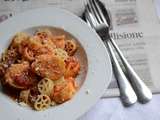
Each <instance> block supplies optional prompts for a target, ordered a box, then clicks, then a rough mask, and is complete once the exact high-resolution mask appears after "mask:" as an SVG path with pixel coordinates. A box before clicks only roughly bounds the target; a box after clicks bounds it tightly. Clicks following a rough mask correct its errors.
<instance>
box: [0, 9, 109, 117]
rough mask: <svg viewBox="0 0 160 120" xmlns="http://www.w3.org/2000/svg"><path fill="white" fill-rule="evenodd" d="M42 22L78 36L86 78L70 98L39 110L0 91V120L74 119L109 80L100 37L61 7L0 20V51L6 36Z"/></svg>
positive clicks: (91, 104) (101, 92)
mask: <svg viewBox="0 0 160 120" xmlns="http://www.w3.org/2000/svg"><path fill="white" fill-rule="evenodd" d="M43 25H47V26H50V27H52V26H53V27H58V28H62V29H64V30H65V31H67V32H69V33H71V34H72V35H73V36H74V37H76V38H77V39H78V40H79V42H80V44H81V45H82V46H83V48H84V50H85V52H86V55H87V59H88V72H87V75H86V79H85V81H84V83H83V85H82V86H81V88H80V90H79V91H78V92H77V94H76V95H75V96H74V97H73V99H72V100H70V101H68V102H66V103H64V104H62V105H59V106H57V107H51V108H49V109H47V110H45V111H40V112H37V111H34V110H31V109H29V108H26V107H22V106H19V105H17V103H16V102H14V101H13V100H11V99H10V98H9V97H7V96H6V95H4V94H3V93H2V91H0V119H2V120H74V119H77V118H78V117H80V116H81V115H83V114H84V113H85V112H86V111H88V110H89V108H91V106H93V105H94V104H95V103H96V101H97V100H98V99H99V98H100V97H101V96H102V95H103V93H104V90H106V88H107V86H108V85H109V83H110V80H111V63H110V59H109V55H108V53H107V50H106V48H105V46H104V45H103V43H102V41H101V40H100V38H99V37H98V35H97V34H96V33H95V32H94V31H93V30H92V29H90V28H89V27H88V26H87V25H86V24H85V23H84V22H83V21H82V20H81V19H80V18H78V17H76V16H75V15H73V14H71V13H69V12H67V11H65V10H61V9H57V8H41V9H36V10H31V11H27V12H25V13H22V14H19V15H17V16H15V17H13V18H11V19H9V20H7V21H5V22H3V23H2V24H0V53H2V52H3V51H4V50H5V49H6V47H7V45H8V44H9V39H10V38H11V37H12V36H13V35H14V34H15V33H16V32H19V31H23V30H24V29H27V28H31V27H35V26H43ZM87 93H88V94H87Z"/></svg>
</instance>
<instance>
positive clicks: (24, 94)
mask: <svg viewBox="0 0 160 120" xmlns="http://www.w3.org/2000/svg"><path fill="white" fill-rule="evenodd" d="M29 93H30V90H22V91H21V92H20V95H19V102H24V103H26V104H28V103H29V101H28V98H29Z"/></svg>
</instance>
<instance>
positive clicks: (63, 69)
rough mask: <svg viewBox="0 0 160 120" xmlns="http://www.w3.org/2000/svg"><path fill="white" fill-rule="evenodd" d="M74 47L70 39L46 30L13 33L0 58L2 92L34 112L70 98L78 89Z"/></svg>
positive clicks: (77, 70)
mask: <svg viewBox="0 0 160 120" xmlns="http://www.w3.org/2000/svg"><path fill="white" fill-rule="evenodd" d="M77 49H78V47H77V43H76V41H75V40H74V39H67V38H66V37H65V35H63V34H62V35H54V34H53V33H52V32H51V30H49V29H44V28H43V29H38V30H37V31H36V32H35V33H34V34H33V35H29V34H27V33H25V32H20V33H17V34H16V35H15V36H14V37H13V38H12V41H11V44H10V45H9V47H8V49H7V50H6V51H5V52H4V53H3V54H2V57H1V62H0V77H1V84H2V86H3V89H4V92H5V93H7V94H8V95H10V96H11V97H12V98H14V99H15V100H17V101H18V102H19V103H25V104H26V105H29V106H31V107H33V108H34V109H35V110H38V111H40V110H45V109H47V108H49V107H50V106H55V105H58V104H62V103H64V102H66V101H68V100H70V99H71V98H72V97H73V96H74V95H75V93H76V92H77V90H78V88H79V86H78V84H77V83H76V77H77V75H78V74H79V72H80V62H79V60H78V58H77V57H75V53H76V51H77Z"/></svg>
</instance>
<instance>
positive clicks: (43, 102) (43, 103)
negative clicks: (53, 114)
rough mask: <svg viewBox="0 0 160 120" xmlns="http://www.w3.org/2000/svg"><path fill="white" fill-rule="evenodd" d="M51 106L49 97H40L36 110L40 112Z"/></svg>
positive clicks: (37, 100)
mask: <svg viewBox="0 0 160 120" xmlns="http://www.w3.org/2000/svg"><path fill="white" fill-rule="evenodd" d="M50 104H51V100H50V98H49V97H48V96H47V95H43V94H41V95H38V96H37V99H36V101H35V103H34V108H35V109H36V110H38V111H40V110H45V109H47V108H48V107H49V106H50Z"/></svg>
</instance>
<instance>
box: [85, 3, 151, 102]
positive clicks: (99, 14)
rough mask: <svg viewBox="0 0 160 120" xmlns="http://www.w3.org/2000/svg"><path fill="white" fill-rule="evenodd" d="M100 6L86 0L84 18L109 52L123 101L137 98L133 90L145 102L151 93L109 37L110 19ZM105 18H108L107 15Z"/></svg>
mask: <svg viewBox="0 0 160 120" xmlns="http://www.w3.org/2000/svg"><path fill="white" fill-rule="evenodd" d="M101 7H104V6H103V4H102V3H101V2H100V1H99V0H88V2H87V4H86V9H85V18H86V20H87V23H88V24H89V25H90V26H91V27H92V28H94V29H95V30H96V31H97V33H98V34H99V35H100V37H101V38H102V40H103V42H104V44H105V45H106V46H107V48H108V50H109V52H110V55H111V58H112V62H113V68H114V71H115V76H116V78H117V80H118V84H119V88H120V93H121V97H122V100H123V99H124V101H123V102H124V103H128V104H133V103H135V102H136V100H137V97H136V95H135V93H134V91H135V92H136V94H137V96H138V100H139V102H141V103H147V102H148V101H150V100H151V99H152V93H151V91H150V89H149V88H148V87H147V86H146V85H145V84H144V82H143V81H142V80H141V79H140V77H139V76H138V75H137V73H136V72H135V71H134V69H133V68H132V67H131V65H130V64H129V63H128V61H127V60H126V58H125V57H124V55H123V54H122V52H121V50H120V49H119V47H118V46H117V44H116V43H115V41H114V40H113V39H112V38H111V37H110V34H109V29H110V25H111V24H110V23H109V21H110V20H106V18H105V16H104V14H103V11H102V9H101ZM103 10H104V9H103ZM105 10H106V9H105ZM106 13H107V10H106ZM108 16H109V15H108ZM107 18H108V19H109V17H107ZM112 46H113V47H114V48H115V50H116V52H117V53H118V56H119V57H120V60H121V61H122V63H123V65H124V67H125V71H124V72H123V70H122V69H121V67H120V65H119V64H118V61H117V60H116V56H115V54H114V52H113V49H112ZM125 76H127V77H125ZM127 78H128V79H127ZM128 80H129V82H130V83H131V85H132V87H133V89H134V91H133V89H132V88H131V86H130V84H129V83H128ZM126 99H128V100H126ZM125 100H126V101H125Z"/></svg>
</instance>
